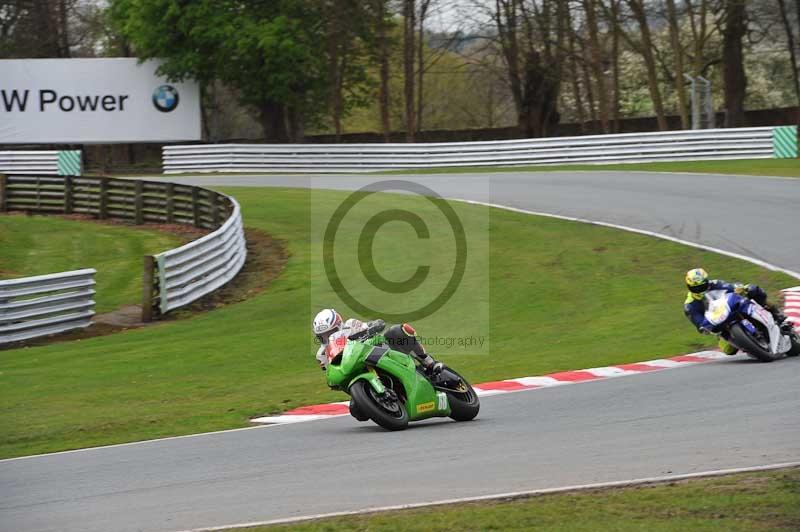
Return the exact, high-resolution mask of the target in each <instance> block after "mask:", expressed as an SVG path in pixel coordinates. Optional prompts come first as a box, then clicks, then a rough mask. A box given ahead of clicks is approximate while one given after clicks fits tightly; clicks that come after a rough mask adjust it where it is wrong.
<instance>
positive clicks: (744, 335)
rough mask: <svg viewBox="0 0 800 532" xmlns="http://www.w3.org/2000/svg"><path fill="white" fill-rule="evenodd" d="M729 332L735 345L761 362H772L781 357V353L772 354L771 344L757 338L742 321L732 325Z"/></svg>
mask: <svg viewBox="0 0 800 532" xmlns="http://www.w3.org/2000/svg"><path fill="white" fill-rule="evenodd" d="M756 327H758V325H756ZM729 332H730V335H731V343H732V344H733V345H735V346H736V347H738V348H739V349H741V350H742V351H744V352H746V353H747V354H748V355H750V356H752V357H753V358H755V359H758V360H760V361H761V362H772V361H774V360H777V359H779V358H780V357H781V355H774V354H772V352H771V351H770V350H769V344H766V343H765V342H761V341H758V340H756V339H755V338H754V337H753V336H752V335H751V334H750V333H749V332H747V331H746V330H745V328H744V327H742V325H741V324H740V323H734V324H733V325H731V328H730V330H729Z"/></svg>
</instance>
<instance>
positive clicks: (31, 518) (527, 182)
mask: <svg viewBox="0 0 800 532" xmlns="http://www.w3.org/2000/svg"><path fill="white" fill-rule="evenodd" d="M410 178H411V179H414V180H419V181H421V182H424V181H423V179H431V180H441V182H442V183H443V185H442V186H445V187H452V189H447V190H452V194H450V193H449V192H448V193H447V195H448V196H451V197H457V198H464V199H474V200H480V201H486V202H490V203H502V204H506V205H510V206H513V207H518V208H523V209H530V210H534V211H544V212H551V213H556V214H563V215H568V216H575V217H583V218H589V219H594V220H600V221H606V222H611V223H617V224H621V225H626V226H631V227H637V228H642V229H646V230H651V231H656V232H660V233H665V234H670V235H673V236H677V237H679V238H683V239H686V240H689V241H693V242H698V243H703V244H706V245H710V246H715V247H719V248H721V249H725V250H728V251H732V252H736V253H742V254H745V255H749V256H753V257H756V258H759V259H762V260H765V261H768V262H771V263H773V264H776V265H777V266H780V267H783V268H785V269H789V270H795V271H796V270H798V269H800V267H799V266H800V237H798V236H797V235H798V230H797V226H798V222H800V180H792V179H770V178H748V177H735V176H730V177H725V176H702V177H701V176H694V175H677V174H644V173H626V174H606V173H599V172H598V173H576V174H567V173H531V174H525V173H521V174H510V173H509V174H494V175H492V178H491V186H490V187H489V191H490V194H489V195H488V196H487V195H486V194H485V190H486V187H485V186H480V185H479V183H480V181H477V180H480V179H484V180H485V179H486V177H485V176H480V175H479V174H468V175H464V176H455V175H448V176H436V177H430V178H421V177H420V176H413V177H410ZM324 179H326V180H330V187H331V188H352V187H358V186H361V185H363V184H365V183H369V182H372V181H374V180H375V179H376V178H375V177H367V176H360V177H355V176H354V177H348V178H341V177H338V178H335V177H327V178H324ZM391 179H398V176H391ZM171 180H173V181H175V182H186V181H187V178H173V179H171ZM473 180H475V181H473ZM193 181H194V182H195V183H203V184H208V185H213V184H223V183H224V184H226V185H256V184H258V185H272V186H275V185H282V186H286V185H294V186H308V185H309V184H310V183H311V180H309V178H307V177H293V176H292V177H288V176H287V177H204V178H198V179H196V180H193ZM318 182H319V181H317V180H315V181H314V183H315V184H316V183H318ZM473 184H475V186H472V185H473ZM479 189H480V190H479ZM437 190H442V189H441V188H439V187H437ZM479 195H480V197H477V196H479ZM679 278H680V277H679ZM676 305H680V301H676ZM645 358H646V356H643V359H645ZM573 369H579V368H573ZM798 376H800V358H795V359H787V360H782V361H778V362H776V363H773V364H759V363H755V362H750V361H749V360H746V359H744V358H743V357H734V358H731V359H726V360H724V361H721V362H712V363H708V364H701V365H697V366H692V367H687V368H681V369H672V370H665V371H661V372H654V373H649V374H643V375H635V376H631V377H624V378H618V379H609V380H603V381H597V382H590V383H584V384H578V385H575V386H565V387H554V388H547V389H540V390H533V391H525V392H520V393H514V394H507V395H500V396H494V397H486V398H484V399H482V409H481V414H480V415H479V417H478V419H476V420H475V421H473V422H470V423H462V424H457V423H454V422H450V421H446V420H432V421H429V422H425V423H422V424H419V425H416V426H412V427H411V428H410V429H409V430H407V431H405V432H402V433H389V432H385V431H383V430H381V429H379V428H377V427H376V426H375V425H372V424H369V423H361V424H359V423H357V422H356V421H355V420H353V419H351V418H349V417H342V418H335V419H331V420H326V421H313V422H306V423H299V424H296V425H282V426H271V427H269V426H267V427H257V428H253V429H246V430H240V431H229V432H224V433H216V434H208V435H198V436H191V437H184V438H174V439H166V440H161V441H152V442H144V443H137V444H130V445H121V446H112V447H106V448H98V449H90V450H84V451H78V452H68V453H61V454H54V455H49V456H38V457H31V458H23V459H15V460H6V461H0V530H4V531H5V530H58V531H70V530H80V531H92V530H96V531H108V530H126V531H127V530H164V531H169V530H183V529H188V528H195V527H208V526H221V525H228V524H235V523H245V522H253V521H262V520H269V519H277V518H287V517H293V516H302V515H309V514H319V513H327V512H338V511H346V510H359V509H362V508H367V507H378V506H387V505H397V504H405V503H417V502H426V501H433V500H444V499H453V498H458V497H470V496H477V495H489V494H493V493H507V492H513V491H522V490H529V489H537V488H548V487H559V486H567V485H576V484H586V483H595V482H604V481H619V480H627V479H634V478H642V477H653V476H659V475H669V474H683V473H692V472H698V471H708V470H716V469H728V468H736V467H748V466H758V465H766V464H774V463H782V462H792V461H797V460H800V415H798V411H800V386H798V383H797V378H798ZM509 377H511V376H509ZM320 384H321V385H322V382H320Z"/></svg>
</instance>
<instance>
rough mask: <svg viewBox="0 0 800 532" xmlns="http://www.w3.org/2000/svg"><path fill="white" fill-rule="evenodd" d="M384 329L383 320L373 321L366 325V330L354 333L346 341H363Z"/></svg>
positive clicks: (384, 323)
mask: <svg viewBox="0 0 800 532" xmlns="http://www.w3.org/2000/svg"><path fill="white" fill-rule="evenodd" d="M385 328H386V322H385V321H383V320H374V321H371V322H369V323H367V328H366V329H362V330H360V331H358V332H355V333H353V334H351V335H350V336H348V337H347V339H348V340H365V339H367V338H370V337H372V336H375V335H376V334H378V333H379V332H381V331H383V329H385Z"/></svg>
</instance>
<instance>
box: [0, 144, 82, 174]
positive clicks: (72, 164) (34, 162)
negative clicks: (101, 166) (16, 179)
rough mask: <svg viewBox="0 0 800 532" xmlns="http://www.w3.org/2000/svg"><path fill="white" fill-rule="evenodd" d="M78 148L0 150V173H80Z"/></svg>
mask: <svg viewBox="0 0 800 532" xmlns="http://www.w3.org/2000/svg"><path fill="white" fill-rule="evenodd" d="M82 167H83V163H82V161H81V151H80V150H61V151H57V150H43V151H0V173H5V174H15V175H73V176H77V175H81V170H82Z"/></svg>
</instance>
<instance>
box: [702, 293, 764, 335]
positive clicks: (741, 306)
mask: <svg viewBox="0 0 800 532" xmlns="http://www.w3.org/2000/svg"><path fill="white" fill-rule="evenodd" d="M725 299H726V302H727V303H728V307H730V309H731V313H730V314H729V315H728V319H727V320H726V321H725V322H724V323H720V324H719V325H716V326H714V325H712V324H711V322H709V321H708V320H706V318H705V315H704V316H703V325H702V327H704V328H706V329H708V330H710V331H717V330H719V329H720V327H721V326H722V325H724V324H725V323H728V322H730V321H731V319H733V318H734V317H735V316H736V315H737V314H740V313H741V314H744V315H745V316H749V315H750V304H751V303H750V300H749V299H747V298H746V297H742V296H740V295H739V294H737V293H736V292H729V293H727V294H725ZM747 325H750V327H753V326H752V324H750V323H748V324H747ZM750 327H748V329H749V328H750Z"/></svg>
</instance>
